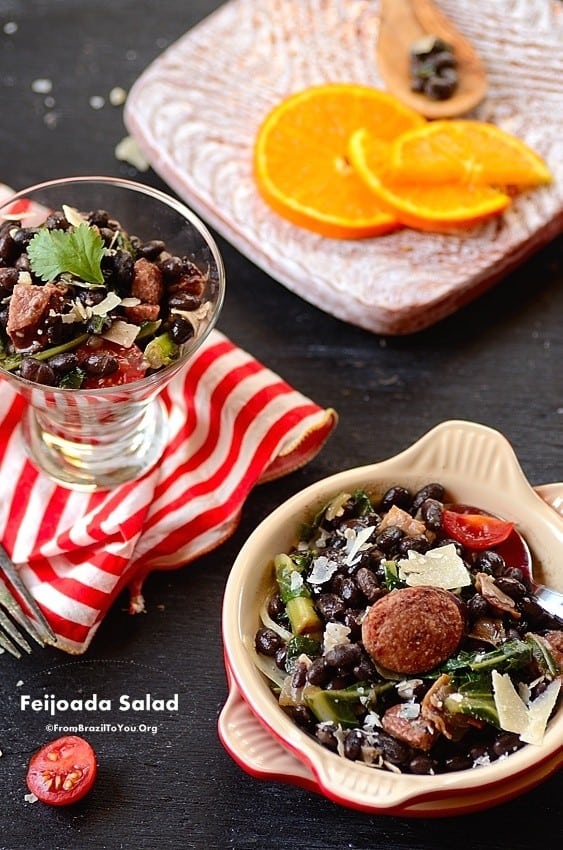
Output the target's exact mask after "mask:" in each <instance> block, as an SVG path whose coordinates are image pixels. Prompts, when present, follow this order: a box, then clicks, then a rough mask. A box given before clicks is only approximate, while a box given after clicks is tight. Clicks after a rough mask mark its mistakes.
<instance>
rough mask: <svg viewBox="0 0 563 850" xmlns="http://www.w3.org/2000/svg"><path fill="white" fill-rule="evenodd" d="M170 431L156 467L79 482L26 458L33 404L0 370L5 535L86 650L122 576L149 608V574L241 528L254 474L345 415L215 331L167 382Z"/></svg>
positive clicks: (66, 643)
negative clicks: (133, 475) (28, 405)
mask: <svg viewBox="0 0 563 850" xmlns="http://www.w3.org/2000/svg"><path fill="white" fill-rule="evenodd" d="M163 400H164V403H165V405H166V407H167V409H168V412H169V441H168V445H167V448H166V451H165V453H164V456H163V458H162V460H161V462H160V463H159V465H158V467H157V468H156V469H154V470H153V471H152V472H150V473H148V474H147V475H146V476H145V477H144V478H142V479H140V480H139V481H135V482H132V483H129V484H124V485H121V486H119V487H117V488H116V489H114V490H111V491H105V492H101V493H95V494H84V493H77V492H74V491H71V490H67V489H66V488H63V487H60V486H58V485H56V484H55V483H54V482H52V481H51V480H50V479H49V478H48V477H47V476H45V475H43V474H42V473H39V472H38V471H37V470H36V468H35V467H34V466H33V465H32V463H31V462H30V461H29V460H28V459H27V457H26V455H25V451H24V447H23V444H22V436H21V432H20V427H19V423H20V421H21V418H22V413H23V410H24V406H25V403H24V402H23V400H22V399H21V398H20V397H19V396H18V395H17V394H16V393H15V392H14V391H13V390H12V388H11V387H10V386H9V385H8V384H7V383H6V382H4V381H2V380H1V379H0V538H1V539H2V542H3V544H4V546H5V548H6V550H7V551H8V553H9V554H10V555H11V557H12V560H13V561H14V562H15V563H16V565H17V566H18V567H19V569H20V572H21V576H22V578H23V580H24V582H25V583H26V585H27V586H28V587H29V588H30V590H31V592H32V594H33V595H34V597H35V598H36V600H37V602H38V603H39V605H40V606H41V608H42V610H43V611H44V613H45V615H46V617H47V619H48V620H49V622H50V624H51V626H52V627H53V629H54V631H55V633H56V634H57V638H58V646H59V647H60V648H61V649H63V650H65V651H67V652H71V653H81V652H83V651H84V650H85V649H86V648H87V647H88V645H89V643H90V641H91V640H92V638H93V636H94V634H95V632H96V629H97V627H98V626H99V624H100V622H101V621H102V619H103V617H104V614H105V613H106V611H107V610H108V608H109V607H110V606H111V604H112V603H113V601H114V600H115V598H116V597H117V595H118V594H119V593H120V592H121V591H122V590H123V588H124V587H125V586H127V585H128V586H129V587H130V589H131V606H130V607H131V611H132V612H138V611H142V610H143V608H144V602H143V597H142V593H141V589H142V583H143V579H144V578H145V576H146V575H147V574H148V573H149V572H150V571H151V570H156V569H171V568H174V567H180V566H183V565H185V564H187V563H189V562H190V561H193V560H194V558H197V557H198V556H200V555H202V554H203V553H205V552H208V551H209V550H211V549H213V548H214V547H216V546H218V545H219V544H220V543H221V542H222V541H224V540H225V539H226V538H227V537H228V536H229V535H230V534H231V533H232V532H233V531H234V529H235V528H236V525H237V522H238V519H239V516H240V512H241V509H242V507H243V505H244V501H245V499H246V496H247V495H248V493H249V492H250V490H251V489H252V488H253V487H254V485H255V484H257V483H258V482H262V481H267V480H270V479H273V478H276V477H277V476H280V475H283V474H285V473H287V472H291V471H292V470H294V469H296V468H298V467H299V466H301V465H303V464H305V463H307V461H309V460H310V459H311V458H312V457H313V456H314V455H315V454H316V453H317V451H318V450H319V449H320V448H321V446H322V445H323V443H324V441H325V440H326V438H327V437H328V435H329V434H330V432H331V431H332V429H333V427H334V425H335V424H336V414H335V412H334V411H333V410H330V409H328V410H323V409H322V408H320V407H319V406H317V405H316V404H314V403H313V402H312V401H311V400H310V399H308V398H306V397H305V396H303V395H302V394H301V393H299V392H298V391H296V390H295V389H293V388H292V387H291V386H289V385H288V384H287V383H286V382H285V381H283V380H282V379H281V378H280V377H279V376H278V375H276V374H274V373H273V372H272V371H270V370H269V369H267V368H266V367H264V366H263V365H262V364H261V363H259V362H258V361H257V360H255V359H254V358H253V357H252V356H251V355H249V354H248V353H246V352H245V351H243V350H241V349H240V348H238V347H237V346H236V345H234V344H233V343H232V342H231V341H230V340H228V339H227V338H226V337H225V336H223V335H222V334H221V333H220V332H219V331H217V330H215V331H213V332H212V333H211V334H210V336H209V337H208V339H207V340H206V341H205V343H204V344H203V345H202V346H201V348H200V349H199V350H198V351H197V353H196V354H195V356H194V357H193V359H192V360H191V362H190V363H188V364H187V366H186V368H185V369H184V370H183V371H182V372H180V373H179V374H178V375H176V376H175V377H174V378H173V379H172V382H171V383H170V384H169V386H168V387H167V388H166V389H165V390H164V393H163Z"/></svg>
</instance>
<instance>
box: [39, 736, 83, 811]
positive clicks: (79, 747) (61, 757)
mask: <svg viewBox="0 0 563 850" xmlns="http://www.w3.org/2000/svg"><path fill="white" fill-rule="evenodd" d="M97 770H98V764H97V760H96V754H95V752H94V750H93V749H92V747H91V746H90V744H89V743H88V741H85V740H84V738H79V737H78V736H77V735H65V736H64V737H62V738H57V739H56V740H55V741H50V742H49V743H48V744H45V746H43V747H41V749H40V750H38V751H37V752H36V753H35V755H33V756H32V757H31V760H30V762H29V768H28V771H27V777H26V779H27V787H28V788H29V790H30V791H31V792H32V794H35V796H36V797H37V798H38V799H39V800H41V801H42V802H43V803H50V804H51V805H52V806H66V805H68V804H69V803H75V802H76V801H77V800H80V799H82V797H84V796H85V794H87V793H88V791H90V789H91V788H92V785H93V784H94V780H95V779H96V773H97Z"/></svg>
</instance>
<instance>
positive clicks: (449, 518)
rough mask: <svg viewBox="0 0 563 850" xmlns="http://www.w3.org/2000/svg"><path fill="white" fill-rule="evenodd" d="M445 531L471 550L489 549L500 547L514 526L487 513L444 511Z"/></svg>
mask: <svg viewBox="0 0 563 850" xmlns="http://www.w3.org/2000/svg"><path fill="white" fill-rule="evenodd" d="M442 525H443V527H444V530H445V531H446V533H447V534H448V535H449V537H452V538H453V539H454V540H457V541H459V542H460V543H463V545H464V546H468V547H469V548H470V549H489V548H490V547H491V546H498V545H499V543H502V542H503V541H504V540H506V538H507V537H508V536H509V535H510V534H511V533H512V531H513V529H514V524H513V523H511V522H506V521H505V520H502V519H497V518H496V517H493V516H489V515H488V514H485V513H461V512H458V511H455V510H444V511H443V513H442Z"/></svg>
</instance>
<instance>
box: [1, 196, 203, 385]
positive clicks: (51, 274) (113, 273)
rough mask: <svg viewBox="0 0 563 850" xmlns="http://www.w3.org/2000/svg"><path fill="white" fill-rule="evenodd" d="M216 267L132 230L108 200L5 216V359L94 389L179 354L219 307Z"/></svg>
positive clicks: (30, 373) (45, 377)
mask: <svg viewBox="0 0 563 850" xmlns="http://www.w3.org/2000/svg"><path fill="white" fill-rule="evenodd" d="M209 291H210V283H209V273H208V270H203V269H200V268H198V266H197V265H195V263H194V262H193V261H192V260H191V259H190V258H189V257H186V256H182V257H180V256H176V255H174V254H172V253H170V252H169V251H168V250H167V246H166V245H165V244H164V242H162V241H160V240H157V239H154V240H151V241H142V240H140V239H139V238H138V237H136V236H134V235H130V234H129V233H128V232H127V231H126V230H125V229H124V228H123V227H122V225H121V224H120V222H119V221H117V220H115V219H114V218H112V217H111V215H110V214H109V213H108V212H106V211H104V210H93V211H91V212H87V213H82V212H79V211H78V210H76V209H75V208H73V207H70V206H64V205H63V207H62V209H59V210H54V211H52V212H50V213H49V214H48V215H47V217H46V218H45V221H44V222H43V224H41V225H40V226H38V227H26V226H24V225H23V224H22V221H21V220H12V219H7V220H5V221H4V222H3V223H2V224H1V225H0V367H1V368H2V369H4V370H6V371H9V372H12V373H14V374H16V375H18V376H20V377H22V378H26V379H27V380H30V381H34V382H36V383H39V384H44V385H48V386H55V387H63V388H70V389H96V388H98V387H111V386H115V385H119V384H123V383H129V382H131V381H136V380H138V379H139V378H142V377H144V376H145V375H149V374H151V373H153V372H156V371H159V370H160V369H163V368H164V367H166V366H168V365H170V364H171V363H173V362H174V361H175V360H176V359H177V358H178V356H179V354H180V352H181V346H182V345H183V344H184V343H187V342H189V340H190V339H192V338H193V337H194V336H197V335H199V333H200V330H201V328H202V327H203V326H205V324H206V322H207V319H208V317H209V314H210V312H211V309H212V307H211V301H210V294H209Z"/></svg>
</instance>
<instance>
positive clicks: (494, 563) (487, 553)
mask: <svg viewBox="0 0 563 850" xmlns="http://www.w3.org/2000/svg"><path fill="white" fill-rule="evenodd" d="M474 564H475V566H476V567H477V569H478V570H479V572H482V573H489V574H491V575H494V576H497V575H500V574H501V573H503V572H504V570H505V568H506V564H505V561H504V558H503V557H502V555H500V554H499V553H498V552H495V551H494V549H485V550H484V551H483V552H479V554H478V555H477V557H476V558H475V561H474Z"/></svg>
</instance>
